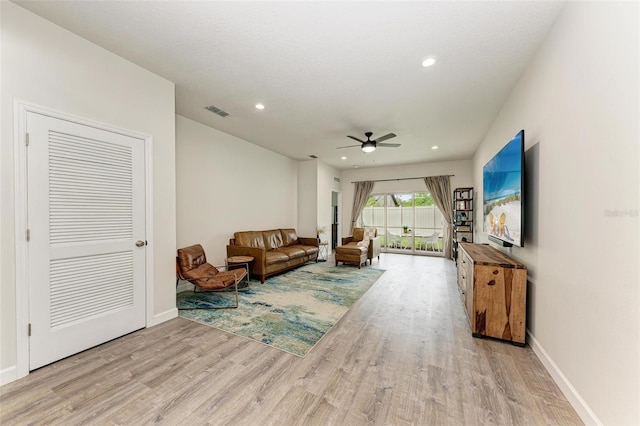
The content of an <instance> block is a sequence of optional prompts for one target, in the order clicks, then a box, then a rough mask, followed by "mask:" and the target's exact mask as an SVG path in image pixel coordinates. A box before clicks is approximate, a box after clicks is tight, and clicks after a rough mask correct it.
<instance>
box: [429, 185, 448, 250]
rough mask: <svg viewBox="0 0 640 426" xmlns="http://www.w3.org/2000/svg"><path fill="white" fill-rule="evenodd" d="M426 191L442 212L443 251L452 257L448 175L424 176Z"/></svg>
mask: <svg viewBox="0 0 640 426" xmlns="http://www.w3.org/2000/svg"><path fill="white" fill-rule="evenodd" d="M424 183H425V184H426V185H427V191H429V193H430V194H431V197H432V198H433V201H434V202H435V204H436V207H438V209H439V210H440V213H442V217H444V220H445V224H444V229H443V230H442V232H443V242H444V245H443V249H442V251H443V253H444V257H446V258H447V259H451V258H452V248H453V226H452V224H453V196H452V195H451V182H450V179H449V176H430V177H426V178H424Z"/></svg>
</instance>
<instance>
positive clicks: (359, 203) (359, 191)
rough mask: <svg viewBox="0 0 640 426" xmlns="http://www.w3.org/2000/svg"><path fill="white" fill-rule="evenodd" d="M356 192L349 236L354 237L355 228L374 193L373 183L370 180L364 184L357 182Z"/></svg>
mask: <svg viewBox="0 0 640 426" xmlns="http://www.w3.org/2000/svg"><path fill="white" fill-rule="evenodd" d="M355 184H356V188H355V192H354V194H353V209H351V228H350V229H349V235H353V228H355V226H356V224H357V223H358V218H359V217H360V215H361V214H362V210H363V209H364V206H365V204H367V200H368V199H369V195H371V191H373V182H372V181H370V180H367V181H364V182H356V183H355Z"/></svg>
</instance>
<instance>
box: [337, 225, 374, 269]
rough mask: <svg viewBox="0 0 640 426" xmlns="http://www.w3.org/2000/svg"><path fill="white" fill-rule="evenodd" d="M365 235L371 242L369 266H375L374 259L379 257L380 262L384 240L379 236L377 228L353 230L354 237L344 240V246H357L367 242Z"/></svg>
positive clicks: (368, 255) (368, 250)
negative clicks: (350, 244)
mask: <svg viewBox="0 0 640 426" xmlns="http://www.w3.org/2000/svg"><path fill="white" fill-rule="evenodd" d="M365 234H366V237H367V239H368V240H369V246H368V248H367V259H369V264H370V265H371V264H373V258H374V257H377V258H378V262H379V261H380V251H381V247H382V242H381V240H382V238H381V237H380V236H379V235H378V229H377V228H353V235H351V236H350V237H344V238H342V245H343V246H346V245H348V244H349V243H352V244H357V243H359V242H361V241H364V240H365Z"/></svg>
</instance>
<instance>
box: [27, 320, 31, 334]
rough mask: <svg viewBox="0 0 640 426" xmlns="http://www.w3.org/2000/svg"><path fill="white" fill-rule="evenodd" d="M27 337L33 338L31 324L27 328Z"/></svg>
mask: <svg viewBox="0 0 640 426" xmlns="http://www.w3.org/2000/svg"><path fill="white" fill-rule="evenodd" d="M27 336H31V323H29V325H28V326H27Z"/></svg>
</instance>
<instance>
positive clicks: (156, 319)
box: [147, 308, 178, 327]
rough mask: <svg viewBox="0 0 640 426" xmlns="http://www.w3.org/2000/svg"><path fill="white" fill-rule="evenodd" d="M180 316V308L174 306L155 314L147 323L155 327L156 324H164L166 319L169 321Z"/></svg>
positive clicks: (148, 325)
mask: <svg viewBox="0 0 640 426" xmlns="http://www.w3.org/2000/svg"><path fill="white" fill-rule="evenodd" d="M177 316H178V308H172V309H169V310H168V311H164V312H162V313H159V314H156V315H154V316H153V319H152V320H151V323H150V324H147V327H153V326H154V325H158V324H162V323H163V322H165V321H169V320H170V319H173V318H175V317H177Z"/></svg>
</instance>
